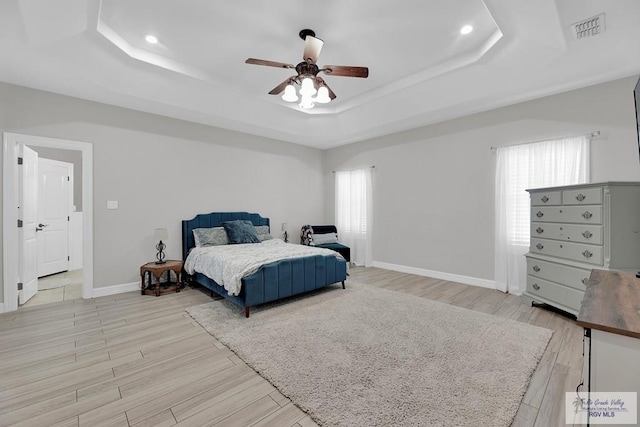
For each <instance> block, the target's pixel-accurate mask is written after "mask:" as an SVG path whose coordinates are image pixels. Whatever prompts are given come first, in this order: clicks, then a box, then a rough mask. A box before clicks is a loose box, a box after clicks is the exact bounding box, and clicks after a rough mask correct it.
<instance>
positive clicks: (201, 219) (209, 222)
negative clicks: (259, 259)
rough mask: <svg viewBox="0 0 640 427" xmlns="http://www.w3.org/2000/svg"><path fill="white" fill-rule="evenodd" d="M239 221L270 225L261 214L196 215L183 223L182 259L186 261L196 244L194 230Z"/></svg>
mask: <svg viewBox="0 0 640 427" xmlns="http://www.w3.org/2000/svg"><path fill="white" fill-rule="evenodd" d="M238 219H242V220H248V221H251V222H252V223H253V225H267V226H268V225H269V218H263V217H261V216H260V214H257V213H249V212H211V213H208V214H199V215H196V217H195V218H193V219H187V220H184V221H182V259H183V260H186V259H187V255H189V251H190V250H191V248H193V247H194V246H195V245H196V244H195V241H194V239H193V230H194V229H196V228H212V227H222V223H223V222H225V221H235V220H238Z"/></svg>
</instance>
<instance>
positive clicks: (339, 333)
mask: <svg viewBox="0 0 640 427" xmlns="http://www.w3.org/2000/svg"><path fill="white" fill-rule="evenodd" d="M187 311H188V312H189V314H190V315H191V316H192V317H193V318H194V319H195V320H196V321H197V322H198V323H199V324H200V325H202V326H203V327H204V328H205V329H206V330H207V331H209V333H210V334H212V335H213V336H215V337H216V338H217V339H218V340H220V341H221V342H222V343H223V344H225V345H226V346H228V347H229V348H230V349H231V350H233V351H234V352H235V353H236V354H237V355H238V356H239V357H240V358H241V359H242V360H244V361H245V362H246V363H247V364H248V365H249V366H251V367H252V368H253V369H255V370H256V371H257V372H258V373H260V375H262V376H263V377H264V378H266V379H267V380H268V381H270V382H271V383H272V384H273V385H274V386H275V387H276V388H277V389H278V390H279V391H280V392H281V393H282V394H284V395H285V396H287V397H288V398H290V399H291V400H292V401H293V402H294V403H295V404H296V405H297V406H298V407H300V408H301V409H302V410H303V411H305V412H307V413H308V414H310V415H311V417H312V418H313V419H314V420H315V421H316V422H317V423H318V424H320V425H323V426H366V427H372V426H509V425H510V424H511V422H512V421H513V418H514V417H515V415H516V412H517V410H518V407H519V404H520V401H521V400H522V396H523V395H524V393H525V391H526V390H527V385H528V383H529V379H530V377H531V375H532V374H533V372H534V370H535V368H536V366H537V364H538V361H539V360H540V358H541V357H542V353H543V352H544V350H545V348H546V346H547V343H548V342H549V339H550V338H551V335H552V331H550V330H548V329H544V328H540V327H536V326H532V325H528V324H525V323H521V322H516V321H512V320H508V319H503V318H500V317H497V316H492V315H488V314H484V313H479V312H475V311H471V310H466V309H462V308H458V307H455V306H450V305H447V304H442V303H438V302H434V301H431V300H428V299H424V298H419V297H415V296H411V295H407V294H403V293H399V292H394V291H388V290H384V289H378V288H374V287H370V286H367V285H363V284H357V283H354V282H353V281H348V282H347V289H346V290H343V289H342V288H341V287H340V285H337V286H331V287H329V288H326V289H325V290H323V291H319V292H316V293H314V294H313V295H309V294H307V295H305V296H303V297H299V298H296V299H289V300H286V301H285V302H280V303H275V304H268V305H265V306H261V307H257V308H254V309H252V313H251V317H250V318H249V319H246V318H245V317H244V310H241V309H239V308H238V307H237V306H234V305H233V304H231V303H229V302H227V301H225V300H219V301H214V302H211V303H207V304H204V305H200V306H196V307H191V308H189V309H188V310H187Z"/></svg>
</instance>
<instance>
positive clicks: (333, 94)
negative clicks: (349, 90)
mask: <svg viewBox="0 0 640 427" xmlns="http://www.w3.org/2000/svg"><path fill="white" fill-rule="evenodd" d="M316 81H317V82H318V83H319V85H318V87H319V86H324V87H326V88H327V89H328V90H329V98H331V100H334V99H336V94H335V92H334V91H332V90H331V88H330V87H329V85H328V84H327V83H326V82H325V81H324V79H323V78H322V77H318V76H316Z"/></svg>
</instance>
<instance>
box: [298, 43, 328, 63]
mask: <svg viewBox="0 0 640 427" xmlns="http://www.w3.org/2000/svg"><path fill="white" fill-rule="evenodd" d="M322 45H324V42H323V41H322V40H320V39H319V38H317V37H313V36H307V37H305V39H304V53H303V54H302V59H303V60H305V61H306V60H307V59H311V62H313V63H314V64H315V63H316V62H318V56H320V51H321V50H322Z"/></svg>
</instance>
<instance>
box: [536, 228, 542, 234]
mask: <svg viewBox="0 0 640 427" xmlns="http://www.w3.org/2000/svg"><path fill="white" fill-rule="evenodd" d="M536 233H538V234H542V233H544V230H543V229H542V227H538V228H536Z"/></svg>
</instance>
